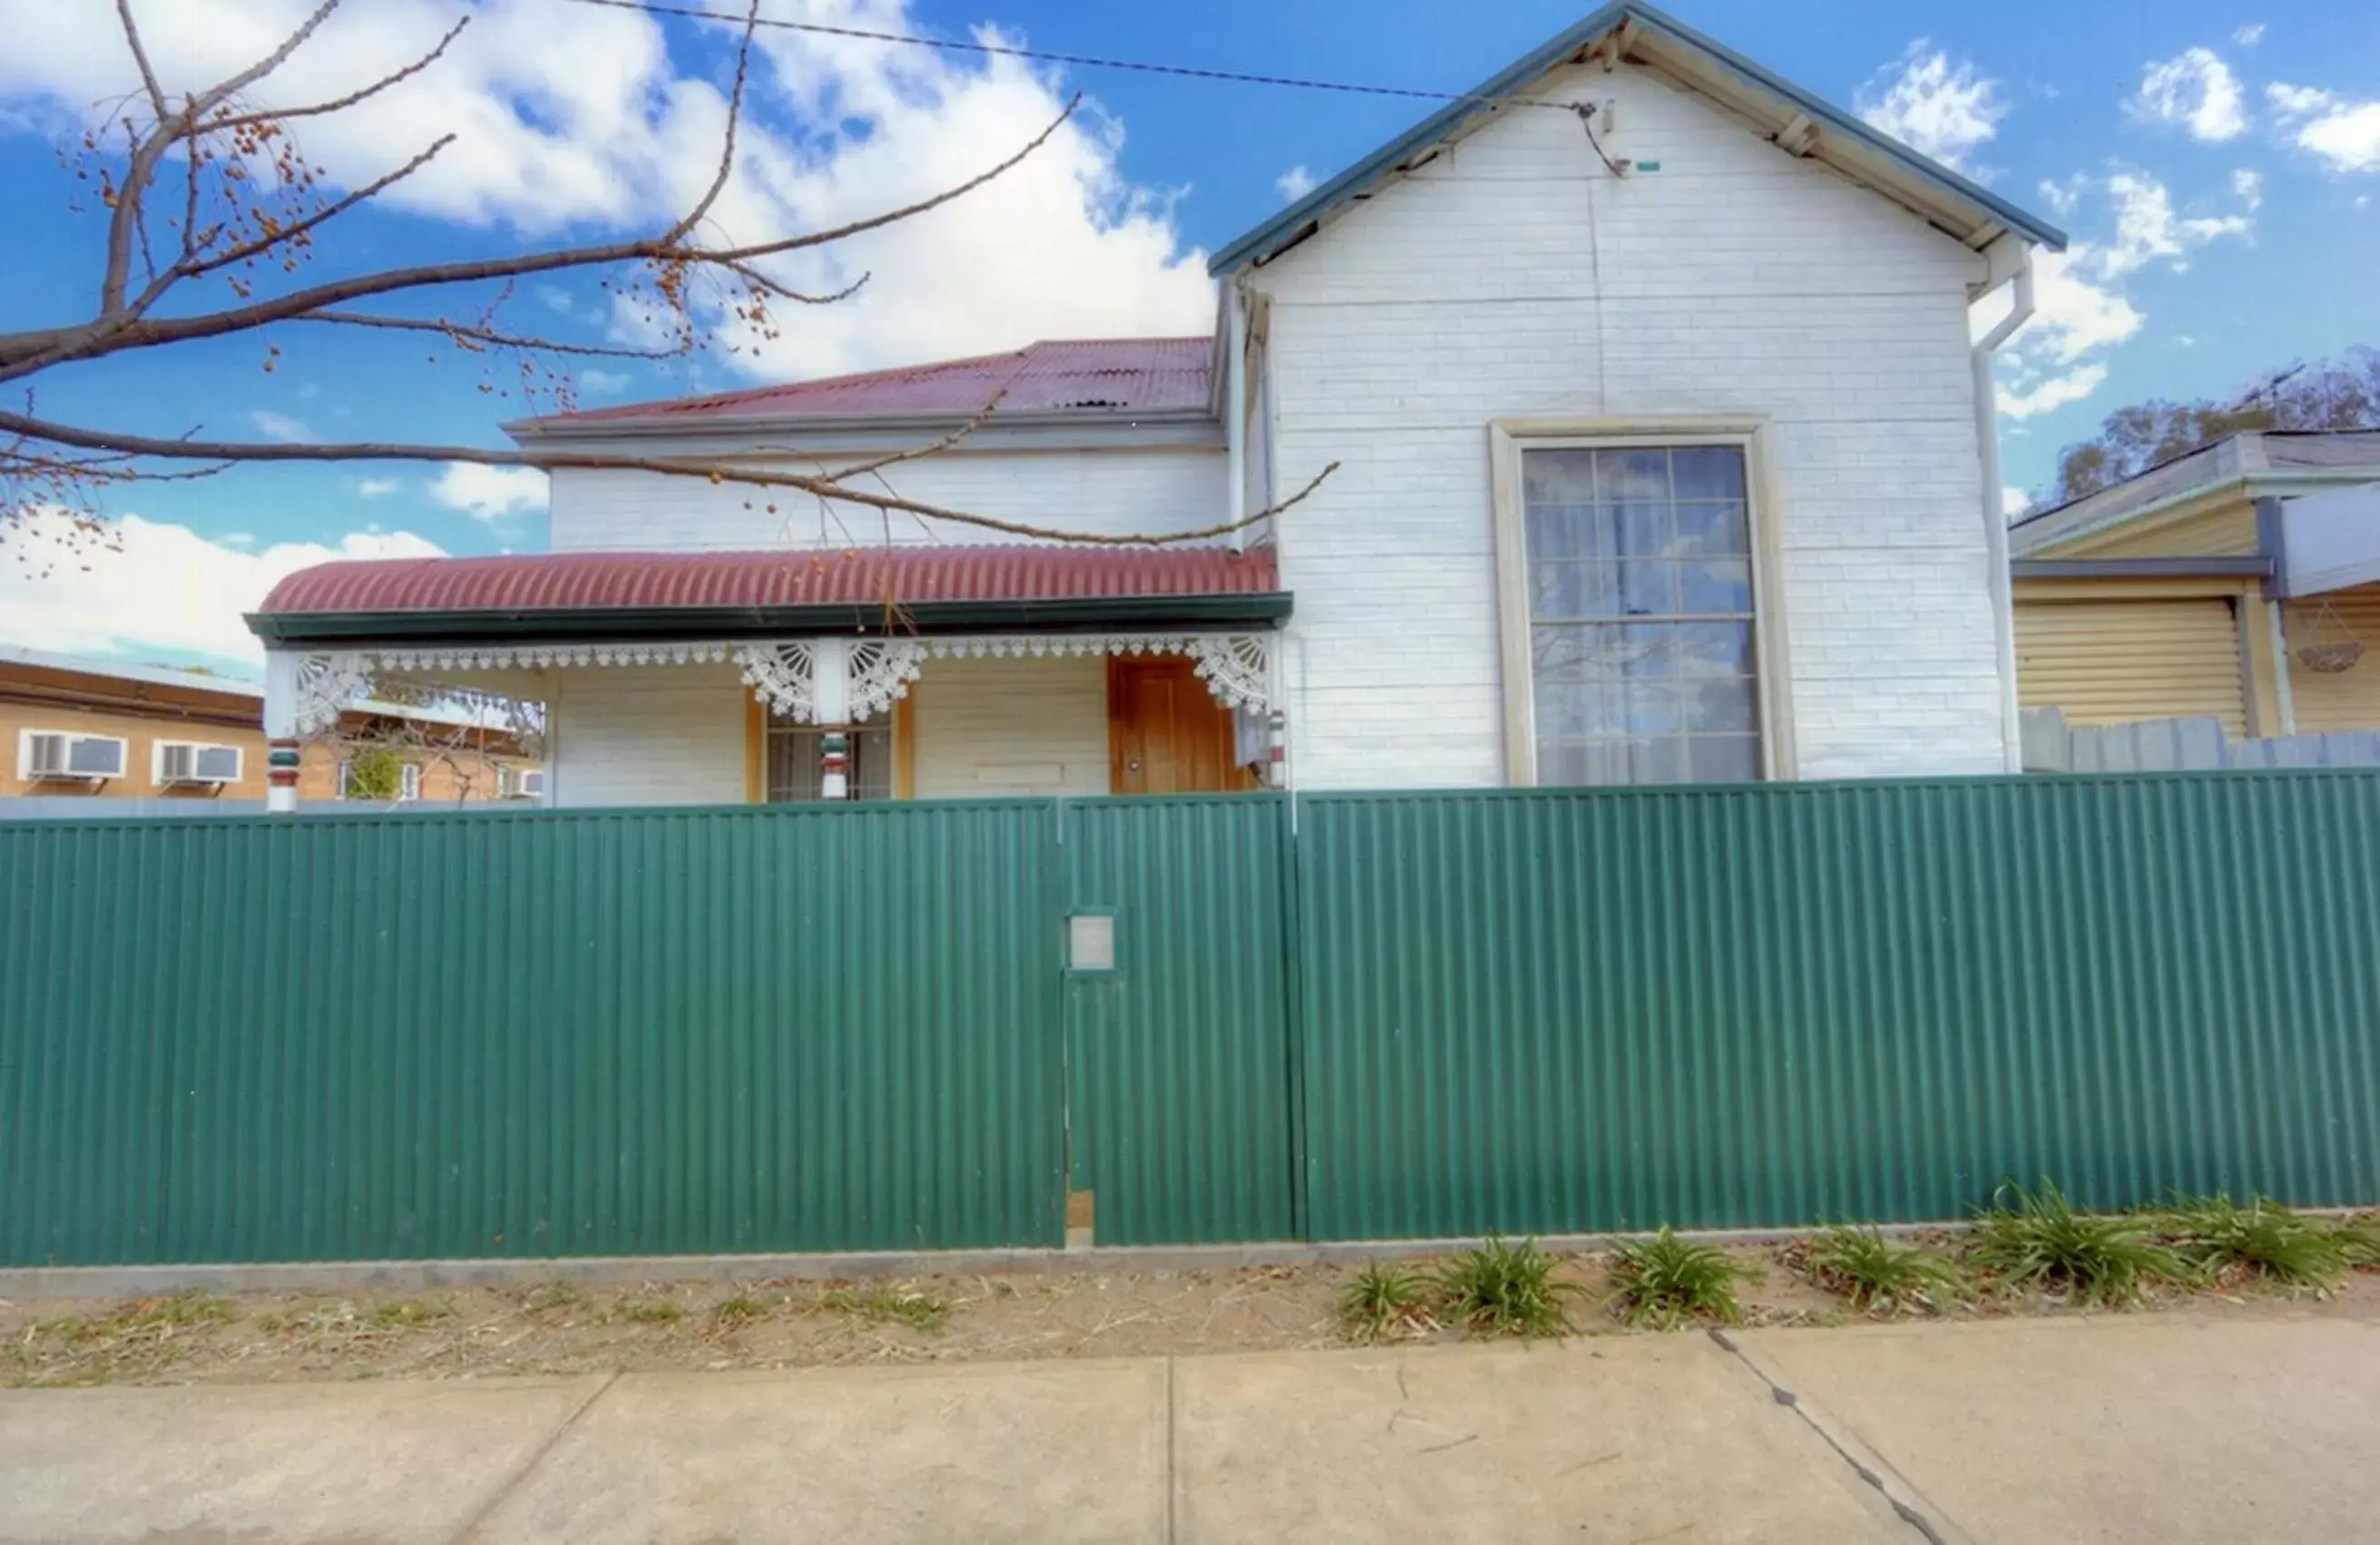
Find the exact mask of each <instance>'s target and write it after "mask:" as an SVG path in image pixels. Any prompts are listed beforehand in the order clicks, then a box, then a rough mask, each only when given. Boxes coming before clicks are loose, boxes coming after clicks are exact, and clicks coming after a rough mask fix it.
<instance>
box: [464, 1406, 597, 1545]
mask: <svg viewBox="0 0 2380 1545" xmlns="http://www.w3.org/2000/svg"><path fill="white" fill-rule="evenodd" d="M619 1381H620V1370H619V1369H616V1368H615V1369H612V1370H611V1371H610V1372H608V1373H606V1374H604V1375H603V1381H602V1382H601V1383H600V1384H598V1385H596V1386H595V1387H594V1388H593V1389H591V1390H589V1391H588V1392H587V1398H586V1399H584V1400H582V1401H580V1402H579V1403H578V1404H577V1406H575V1407H573V1408H572V1410H571V1413H570V1415H568V1416H566V1417H563V1418H562V1421H561V1423H560V1424H559V1425H558V1426H556V1427H555V1428H554V1429H553V1431H552V1432H549V1433H547V1434H546V1437H545V1442H541V1443H540V1444H538V1445H537V1450H536V1452H535V1453H533V1454H530V1455H529V1456H528V1458H527V1459H525V1460H523V1461H521V1464H520V1466H519V1468H517V1469H516V1470H514V1471H513V1473H512V1474H511V1475H509V1476H506V1477H505V1478H504V1481H503V1482H502V1483H501V1484H500V1485H498V1486H497V1487H496V1489H495V1490H494V1491H493V1492H492V1493H491V1494H490V1496H489V1498H488V1500H487V1501H486V1502H482V1503H481V1504H480V1508H479V1510H478V1511H477V1512H475V1513H473V1514H472V1515H471V1516H470V1517H468V1518H467V1519H465V1520H464V1522H463V1527H461V1528H459V1529H456V1530H455V1534H454V1538H453V1539H451V1540H450V1541H449V1542H448V1545H468V1541H469V1540H470V1539H473V1538H474V1537H475V1536H477V1535H478V1534H479V1532H480V1525H482V1524H484V1523H486V1522H487V1521H488V1520H489V1519H490V1518H491V1517H492V1516H493V1515H495V1511H496V1509H498V1508H500V1507H502V1506H503V1505H504V1501H505V1499H506V1498H508V1497H510V1496H511V1495H512V1494H513V1493H514V1492H516V1491H517V1490H520V1489H521V1485H522V1483H523V1482H525V1481H527V1480H528V1478H529V1477H531V1476H533V1475H535V1474H536V1473H537V1467H538V1466H540V1465H542V1464H544V1463H545V1460H546V1456H547V1455H548V1454H552V1453H553V1450H554V1446H555V1445H556V1444H558V1443H560V1442H562V1440H563V1439H564V1438H565V1437H567V1436H569V1434H570V1429H572V1428H574V1427H577V1425H578V1418H579V1417H583V1416H585V1415H586V1414H587V1413H588V1411H589V1408H590V1407H592V1406H593V1405H594V1404H595V1403H596V1402H597V1401H599V1400H601V1399H602V1398H603V1396H604V1395H605V1394H606V1393H609V1392H610V1390H611V1388H612V1386H613V1385H614V1384H616V1383H618V1382H619Z"/></svg>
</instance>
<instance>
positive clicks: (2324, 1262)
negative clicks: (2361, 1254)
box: [2154, 1194, 2350, 1291]
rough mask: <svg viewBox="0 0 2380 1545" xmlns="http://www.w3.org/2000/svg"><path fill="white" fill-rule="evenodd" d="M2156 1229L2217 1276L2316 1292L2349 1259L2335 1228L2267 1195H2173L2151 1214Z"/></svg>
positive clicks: (2342, 1272)
mask: <svg viewBox="0 0 2380 1545" xmlns="http://www.w3.org/2000/svg"><path fill="white" fill-rule="evenodd" d="M2154 1216H2155V1227H2156V1230H2157V1232H2158V1233H2160V1234H2162V1235H2167V1236H2168V1238H2170V1239H2171V1240H2172V1241H2173V1242H2174V1249H2175V1252H2176V1253H2177V1254H2179V1255H2180V1257H2181V1258H2182V1259H2185V1260H2187V1261H2190V1262H2191V1263H2192V1264H2193V1265H2195V1266H2197V1267H2198V1268H2200V1269H2201V1270H2202V1271H2206V1272H2208V1273H2210V1274H2214V1275H2216V1276H2217V1277H2218V1278H2220V1277H2222V1276H2226V1275H2234V1276H2254V1277H2262V1278H2265V1280H2267V1281H2270V1282H2277V1283H2285V1284H2287V1285H2289V1286H2290V1287H2311V1288H2313V1289H2316V1290H2317V1291H2322V1290H2326V1289H2329V1288H2332V1287H2335V1286H2337V1285H2338V1283H2339V1282H2340V1281H2341V1280H2342V1279H2344V1278H2345V1277H2346V1275H2347V1269H2348V1266H2349V1264H2350V1261H2349V1259H2348V1246H2347V1242H2346V1241H2345V1240H2344V1239H2342V1238H2341V1237H2340V1236H2339V1232H2338V1230H2336V1229H2330V1228H2325V1227H2323V1226H2322V1225H2320V1224H2317V1223H2312V1222H2309V1221H2308V1220H2306V1219H2304V1218H2301V1217H2299V1216H2298V1215H2297V1214H2296V1213H2294V1212H2292V1211H2290V1210H2289V1209H2288V1208H2286V1207H2283V1206H2282V1205H2281V1204H2280V1203H2278V1202H2277V1201H2274V1200H2272V1199H2271V1198H2266V1197H2258V1198H2255V1199H2254V1200H2253V1201H2251V1202H2250V1203H2249V1204H2248V1205H2247V1206H2245V1207H2241V1206H2239V1205H2238V1204H2236V1203H2234V1202H2233V1201H2232V1199H2231V1198H2229V1197H2228V1196H2223V1195H2220V1194H2218V1195H2216V1196H2212V1197H2176V1198H2174V1200H2173V1205H2172V1206H2170V1207H2167V1208H2163V1209H2160V1210H2158V1211H2157V1212H2156V1213H2155V1215H2154Z"/></svg>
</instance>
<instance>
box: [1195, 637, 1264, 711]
mask: <svg viewBox="0 0 2380 1545" xmlns="http://www.w3.org/2000/svg"><path fill="white" fill-rule="evenodd" d="M1183 652H1184V653H1185V654H1187V655H1189V656H1190V658H1191V659H1193V660H1196V662H1198V677H1199V679H1200V680H1202V681H1204V682H1205V683H1206V684H1207V690H1208V691H1209V692H1212V693H1214V694H1215V697H1216V698H1217V700H1220V702H1221V703H1222V705H1223V706H1224V707H1225V708H1245V709H1254V710H1258V711H1262V710H1265V709H1269V708H1270V707H1271V706H1272V661H1271V652H1272V651H1270V650H1269V649H1268V648H1267V647H1266V640H1265V639H1262V638H1260V637H1258V636H1257V635H1255V634H1252V633H1233V634H1230V635H1227V636H1226V637H1223V638H1220V639H1191V640H1189V648H1187V649H1186V650H1184V651H1183Z"/></svg>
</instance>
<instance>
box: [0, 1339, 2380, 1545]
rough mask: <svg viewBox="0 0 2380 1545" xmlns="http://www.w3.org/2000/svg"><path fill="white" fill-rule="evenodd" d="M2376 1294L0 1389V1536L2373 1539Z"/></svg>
mask: <svg viewBox="0 0 2380 1545" xmlns="http://www.w3.org/2000/svg"><path fill="white" fill-rule="evenodd" d="M2375 1389H2380V1328H2375V1327H2374V1326H2371V1325H2367V1324H2364V1323H2361V1322H2358V1321H2352V1320H2317V1319H2313V1318H2304V1319H2287V1320H2278V1319H2275V1320H2246V1319H2233V1320H2194V1319H2192V1318H2189V1317H2186V1316H2179V1315H2158V1316H2138V1317H2111V1318H2104V1319H2094V1320H2010V1321H2003V1322H1996V1323H1985V1324H1967V1325H1924V1324H1912V1325H1894V1326H1877V1327H1864V1328H1856V1329H1849V1330H1836V1331H1773V1332H1739V1333H1736V1334H1733V1335H1731V1336H1729V1337H1726V1338H1715V1337H1712V1336H1708V1335H1705V1334H1701V1333H1692V1334H1680V1335H1672V1336H1632V1337H1621V1336H1604V1337H1590V1338H1581V1339H1578V1340H1574V1341H1570V1342H1565V1343H1562V1344H1550V1345H1540V1346H1534V1347H1519V1346H1460V1347H1431V1348H1418V1349H1411V1350H1402V1351H1395V1350H1389V1351H1378V1352H1365V1351H1351V1352H1335V1353H1279V1354H1265V1355H1259V1356H1213V1357H1198V1358H1176V1359H1166V1358H1138V1359H1115V1360H1110V1361H1085V1362H1038V1363H1019V1364H989V1363H986V1364H953V1365H947V1366H942V1367H933V1368H887V1369H807V1370H798V1371H791V1372H784V1373H711V1374H630V1375H622V1376H617V1377H613V1376H610V1375H596V1376H590V1377H587V1378H576V1379H519V1380H508V1381H494V1380H489V1381H455V1382H443V1383H430V1382H424V1383H401V1384H400V1383H388V1384H378V1383H350V1384H308V1385H278V1386H263V1385H249V1386H211V1387H193V1388H180V1389H103V1390H79V1391H15V1390H12V1391H0V1540H7V1541H18V1540H24V1541H32V1540H40V1541H44V1542H47V1541H118V1540H122V1541H130V1540H156V1541H173V1542H176V1545H211V1542H216V1541H223V1542H230V1541H237V1542H240V1545H265V1542H269V1541H334V1540H335V1541H340V1542H343V1545H350V1542H359V1541H382V1540H385V1541H425V1542H426V1541H450V1540H473V1541H491V1542H492V1541H518V1540H540V1541H542V1540H574V1541H630V1540H634V1541H653V1540H686V1541H702V1542H706V1545H710V1542H717V1541H725V1540H750V1541H762V1540H767V1541H777V1540H786V1541H810V1540H816V1541H833V1542H837V1545H844V1542H850V1545H865V1542H881V1541H894V1540H904V1541H905V1540H953V1541H991V1540H1017V1541H1028V1540H1029V1541H1054V1540H1100V1541H1105V1540H1117V1541H1177V1542H1199V1545H1220V1542H1223V1541H1234V1542H1236V1541H1246V1540H1275V1539H1280V1540H1325V1541H1331V1540H1347V1541H1356V1540H1365V1541H1370V1540H1415V1541H1422V1540H1427V1541H1432V1542H1437V1541H1469V1540H1479V1541H1489V1540H1493V1541H1496V1542H1498V1545H1510V1542H1513V1541H1529V1540H1548V1541H1549V1540H1565V1541H1582V1540H1584V1541H1605V1540H1609V1541H1614V1542H1633V1541H1647V1542H1649V1541H1655V1540H1665V1541H1666V1540H1675V1541H1705V1540H1722V1539H1743V1540H1828V1541H1836V1540H1899V1541H1924V1540H1926V1539H1934V1540H1938V1541H1945V1542H1950V1541H1960V1540H1977V1541H1985V1540H1990V1541H1998V1540H2008V1541H2034V1540H2042V1539H2060V1540H2122V1541H2129V1540H2159V1541H2169V1540H2200V1539H2204V1540H2217V1539H2220V1540H2235V1539H2363V1538H2370V1537H2371V1536H2372V1534H2373V1532H2374V1523H2373V1520H2374V1518H2380V1473H2375V1472H2374V1469H2373V1467H2372V1466H2371V1463H2370V1456H2371V1455H2372V1454H2375V1453H2380V1400H2375V1399H2374V1398H2373V1395H2372V1393H2371V1392H2373V1391H2374V1390H2375Z"/></svg>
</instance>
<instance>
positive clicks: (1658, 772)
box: [1624, 736, 1686, 784]
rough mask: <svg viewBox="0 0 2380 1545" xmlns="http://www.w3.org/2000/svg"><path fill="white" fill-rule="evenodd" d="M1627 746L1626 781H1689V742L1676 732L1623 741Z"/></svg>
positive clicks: (1650, 782) (1671, 782)
mask: <svg viewBox="0 0 2380 1545" xmlns="http://www.w3.org/2000/svg"><path fill="white" fill-rule="evenodd" d="M1624 744H1625V745H1626V746H1627V748H1628V766H1627V779H1626V781H1627V782H1629V783H1632V784H1682V783H1684V782H1685V781H1686V743H1685V741H1683V740H1682V739H1680V738H1678V737H1677V736H1651V737H1647V738H1645V739H1640V740H1631V741H1627V742H1625V743H1624Z"/></svg>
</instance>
